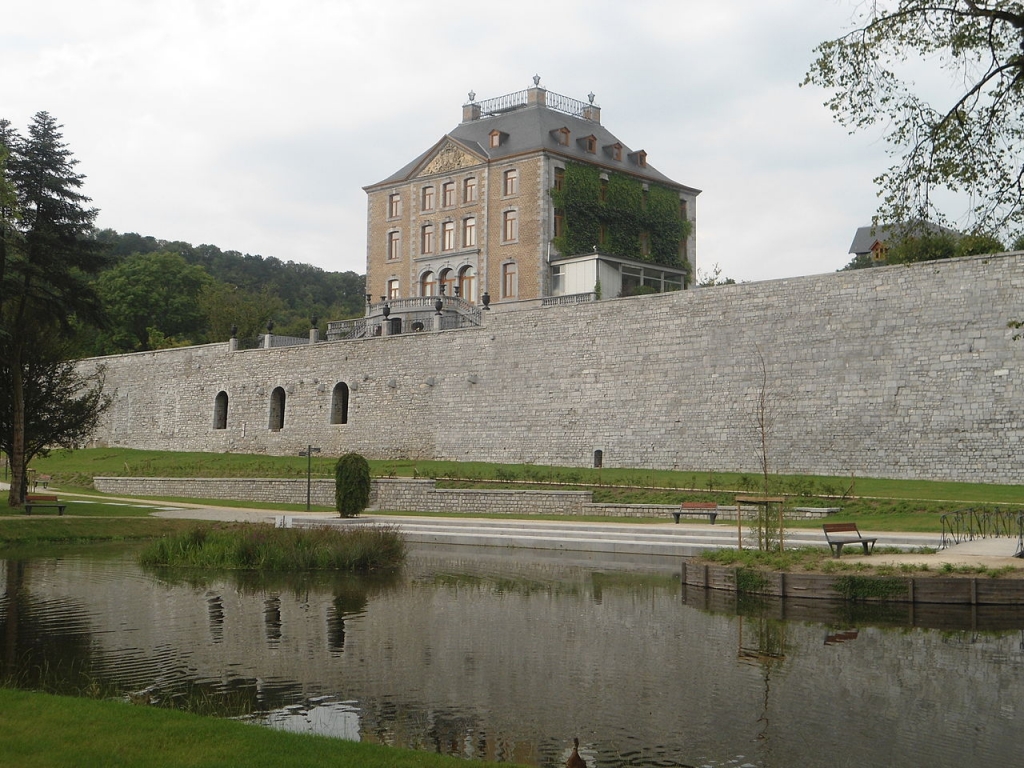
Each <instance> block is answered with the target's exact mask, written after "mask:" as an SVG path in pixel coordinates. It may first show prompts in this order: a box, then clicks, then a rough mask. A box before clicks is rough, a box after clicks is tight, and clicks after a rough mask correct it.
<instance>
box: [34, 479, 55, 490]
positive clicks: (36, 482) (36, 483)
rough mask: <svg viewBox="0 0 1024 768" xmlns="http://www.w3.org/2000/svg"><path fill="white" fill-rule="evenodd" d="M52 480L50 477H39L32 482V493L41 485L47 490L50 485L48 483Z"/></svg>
mask: <svg viewBox="0 0 1024 768" xmlns="http://www.w3.org/2000/svg"><path fill="white" fill-rule="evenodd" d="M52 479H53V478H52V477H50V475H39V476H38V477H37V478H36V479H35V480H33V481H32V490H33V491H34V490H35V489H36V488H38V487H39V485H40V484H42V486H43V488H44V489H45V488H48V487H49V485H50V481H51V480H52Z"/></svg>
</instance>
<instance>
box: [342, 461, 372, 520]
mask: <svg viewBox="0 0 1024 768" xmlns="http://www.w3.org/2000/svg"><path fill="white" fill-rule="evenodd" d="M334 499H335V502H336V503H337V507H338V512H339V513H341V516H342V517H355V516H356V515H358V514H359V513H360V512H362V511H363V510H364V509H366V508H367V506H369V504H370V465H369V463H368V462H367V461H366V459H365V458H363V457H362V456H361V455H359V454H358V453H346V454H345V455H344V456H342V457H341V458H340V459H338V464H337V466H336V467H335V468H334Z"/></svg>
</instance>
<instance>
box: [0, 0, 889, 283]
mask: <svg viewBox="0 0 1024 768" xmlns="http://www.w3.org/2000/svg"><path fill="white" fill-rule="evenodd" d="M849 12H850V6H849V5H848V4H845V3H834V4H833V3H822V2H821V0H780V1H779V2H775V3H763V2H759V1H758V0H732V1H731V2H723V3H680V2H677V1H672V2H670V1H669V0H638V1H635V2H633V3H630V4H628V5H627V4H623V3H619V2H609V0H597V1H595V2H582V0H567V1H566V2H562V3H550V2H540V0H524V1H523V2H519V3H517V4H516V5H515V7H514V8H512V7H511V6H508V5H507V4H505V5H502V4H498V5H493V4H492V5H487V4H483V5H481V4H479V3H470V2H468V0H449V1H448V2H434V3H424V2H419V1H418V0H404V1H403V0H394V1H393V2H390V3H388V4H383V3H379V2H375V1H364V0H345V1H339V0H307V1H306V2H303V3H275V2H269V1H266V0H217V1H214V2H211V1H210V0H182V1H181V2H172V3H168V2H160V1H157V0H150V1H149V2H140V1H139V0H99V1H98V2H92V3H79V2H73V1H72V0H37V2H35V3H33V4H21V5H19V6H15V7H13V8H11V9H7V10H6V12H5V20H4V25H3V29H0V46H2V49H3V50H4V51H5V69H6V70H8V71H10V72H17V73H18V76H17V77H11V78H6V79H5V86H4V103H3V105H2V107H0V110H3V112H2V114H3V116H5V117H7V118H9V119H11V120H12V122H14V124H15V125H16V126H18V127H19V128H24V127H25V126H26V125H27V123H28V122H29V120H30V118H31V115H32V114H33V113H34V112H36V111H38V110H46V111H49V112H50V113H51V114H53V115H54V116H55V117H56V118H57V119H58V120H59V121H61V122H62V123H63V124H64V125H65V130H64V134H65V140H66V141H67V142H68V144H69V146H70V148H71V150H72V151H73V152H74V153H75V155H76V157H78V158H79V160H80V161H81V163H80V166H79V169H80V170H81V171H82V172H83V173H85V174H86V175H87V176H88V177H89V178H88V180H87V183H86V192H87V194H89V195H90V196H91V197H92V198H93V201H94V204H95V205H96V206H97V207H98V208H100V211H101V213H100V219H99V223H100V225H101V226H109V227H113V228H115V229H118V230H121V231H138V232H140V233H142V234H151V235H154V236H156V237H161V238H167V239H182V240H188V241H191V242H194V243H197V244H198V243H201V242H206V243H213V244H216V245H218V246H220V247H221V248H224V249H236V250H241V251H244V252H250V253H261V254H263V255H265V256H276V257H278V258H280V259H283V260H294V261H307V262H311V263H314V264H317V265H319V266H323V267H325V268H327V269H352V270H356V271H359V272H361V271H363V269H364V265H365V215H366V206H365V196H364V194H363V192H362V190H361V188H362V187H363V186H364V185H367V184H371V183H374V182H376V181H378V180H380V179H382V178H385V177H386V176H388V175H390V174H391V173H393V172H394V171H395V170H397V169H398V168H400V167H401V166H402V165H404V164H405V163H406V162H408V161H409V160H411V159H412V158H413V157H415V156H416V155H418V154H419V153H420V152H422V151H423V150H425V149H426V148H427V147H429V146H431V145H432V144H433V143H434V142H435V141H437V140H438V139H439V138H440V137H441V136H442V135H443V134H444V133H445V132H446V131H448V130H450V129H451V128H452V127H454V126H455V125H456V124H457V123H458V121H459V119H460V117H461V105H462V103H463V102H464V101H465V99H466V93H467V92H468V91H469V90H470V89H474V90H475V91H476V93H477V94H478V96H479V97H480V98H487V97H490V96H497V95H500V94H502V93H507V92H511V91H515V90H520V89H522V88H525V87H527V86H528V85H529V82H530V77H531V76H532V75H533V74H534V73H539V74H541V75H542V76H543V84H544V85H545V86H546V87H548V88H550V89H552V90H554V91H556V92H559V93H564V94H566V95H568V96H572V97H575V98H586V94H587V93H588V92H589V91H591V90H593V91H594V92H595V93H596V94H597V102H598V103H599V104H600V105H601V106H602V108H603V115H602V117H603V122H604V123H605V125H606V126H607V127H608V128H609V129H610V130H611V131H612V132H614V133H615V134H616V135H618V136H619V137H620V138H621V139H622V140H623V141H624V142H626V143H627V144H629V145H630V146H632V147H634V148H644V149H646V150H647V151H648V153H649V156H650V160H651V163H652V164H653V165H654V166H655V167H657V168H658V169H659V170H661V171H663V172H664V173H666V174H668V175H669V176H671V177H673V178H675V179H677V180H678V181H680V182H682V183H684V184H689V185H691V186H695V187H698V188H701V189H703V190H704V193H703V195H702V196H701V197H700V198H699V201H698V209H697V210H698V216H699V225H698V226H699V228H698V258H699V259H700V260H701V262H702V265H703V266H704V267H705V268H708V267H710V266H711V265H712V264H714V263H716V262H717V263H719V264H720V265H721V267H722V270H723V273H724V274H726V275H729V276H732V277H735V278H737V279H746V280H750V279H763V278H770V277H782V276H790V275H794V274H803V273H808V272H820V271H827V270H831V269H836V268H838V267H840V266H842V265H843V264H845V263H846V261H847V256H846V248H847V247H848V245H849V241H850V239H851V238H852V235H853V231H854V229H855V228H856V227H857V226H858V225H860V224H863V223H866V222H867V221H868V220H869V218H870V216H871V214H872V212H873V210H874V206H875V199H874V192H873V189H872V187H871V179H872V178H873V177H874V176H875V175H876V174H877V173H878V172H879V171H880V170H882V168H883V167H884V164H885V160H884V157H883V155H882V151H881V148H880V147H879V146H877V145H872V144H870V143H869V142H867V141H865V140H864V139H861V138H859V137H858V138H856V139H851V138H850V137H848V136H846V134H845V133H844V132H843V130H842V129H840V128H838V127H836V126H834V125H833V124H832V123H831V122H830V119H829V116H828V114H827V112H826V110H825V109H824V108H823V107H821V105H820V102H821V101H822V100H823V95H822V94H821V93H817V92H814V91H810V90H808V89H800V88H798V87H797V84H798V83H799V81H800V80H801V78H802V76H803V73H804V71H805V70H806V67H807V65H808V64H809V62H810V60H811V49H812V48H813V47H814V46H815V45H816V44H817V43H818V42H820V41H821V40H823V39H825V38H826V37H828V36H830V35H835V34H838V33H839V32H840V31H842V28H843V24H844V22H845V21H846V19H847V18H848V16H849Z"/></svg>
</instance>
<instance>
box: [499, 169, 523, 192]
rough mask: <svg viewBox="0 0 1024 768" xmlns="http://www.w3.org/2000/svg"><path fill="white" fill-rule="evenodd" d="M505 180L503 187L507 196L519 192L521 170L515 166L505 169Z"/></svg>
mask: <svg viewBox="0 0 1024 768" xmlns="http://www.w3.org/2000/svg"><path fill="white" fill-rule="evenodd" d="M504 180H505V183H504V186H503V187H502V190H503V191H502V194H504V195H505V196H506V197H508V196H509V195H516V194H519V171H517V170H516V169H515V168H512V169H511V170H508V171H505V175H504Z"/></svg>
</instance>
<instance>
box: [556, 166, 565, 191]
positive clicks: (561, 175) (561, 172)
mask: <svg viewBox="0 0 1024 768" xmlns="http://www.w3.org/2000/svg"><path fill="white" fill-rule="evenodd" d="M563 186H565V168H555V189H556V190H561V189H562V187H563Z"/></svg>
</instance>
